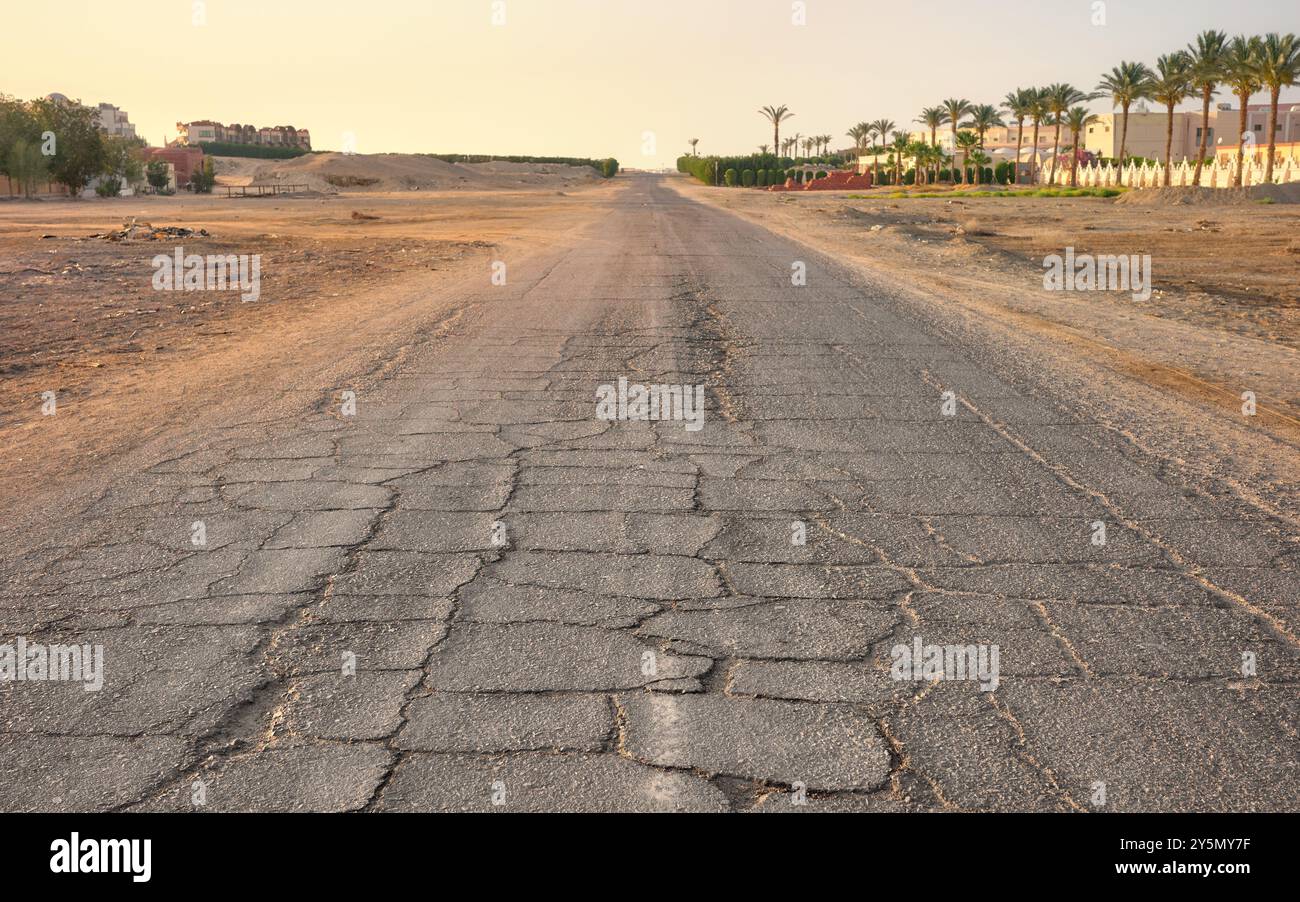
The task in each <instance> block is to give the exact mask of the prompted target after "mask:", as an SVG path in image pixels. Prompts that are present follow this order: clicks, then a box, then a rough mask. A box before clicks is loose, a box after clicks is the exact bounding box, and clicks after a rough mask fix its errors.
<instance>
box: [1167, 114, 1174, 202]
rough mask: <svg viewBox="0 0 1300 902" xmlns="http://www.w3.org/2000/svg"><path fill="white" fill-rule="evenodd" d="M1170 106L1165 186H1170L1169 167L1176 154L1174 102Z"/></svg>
mask: <svg viewBox="0 0 1300 902" xmlns="http://www.w3.org/2000/svg"><path fill="white" fill-rule="evenodd" d="M1166 105H1167V106H1168V108H1169V109H1168V111H1167V112H1168V115H1167V116H1165V187H1166V188H1168V187H1169V168H1170V166H1171V165H1172V163H1173V155H1174V104H1172V103H1170V104H1166Z"/></svg>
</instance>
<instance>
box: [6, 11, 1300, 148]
mask: <svg viewBox="0 0 1300 902" xmlns="http://www.w3.org/2000/svg"><path fill="white" fill-rule="evenodd" d="M804 2H805V7H804V8H805V10H806V24H803V25H798V24H795V19H796V9H795V4H794V2H792V0H504V11H505V24H503V25H494V24H493V21H492V19H493V15H494V12H496V11H497V7H495V6H494V2H493V0H368V2H360V0H206V2H204V3H201V4H198V5H201V6H203V7H204V13H205V15H206V21H207V24H206V25H194V24H192V19H193V16H194V7H195V5H196V4H195V3H194V2H193V0H64V2H61V3H57V4H55V3H29V4H6V5H7V6H9V7H10V8H7V9H6V10H5V11H4V13H3V17H2V18H0V22H2V23H3V25H0V27H2V28H3V30H4V32H6V33H7V35H8V38H7V39H6V42H5V45H6V46H5V56H6V58H5V61H4V66H3V70H0V72H2V76H3V80H0V92H4V93H7V94H13V95H17V96H19V97H24V98H30V97H36V96H41V95H44V94H48V93H50V92H51V91H58V92H61V93H63V94H67V95H68V96H69V97H73V98H79V99H81V100H82V101H83V102H85V103H90V104H94V103H98V102H100V101H106V102H109V103H114V104H117V105H118V106H121V107H122V108H124V109H125V110H126V111H127V112H128V114H129V115H130V117H131V121H132V122H134V123H135V124H136V126H137V128H138V129H139V130H140V132H141V133H142V134H143V135H144V136H145V137H146V138H148V139H149V140H150V141H151V142H152V143H155V144H157V143H160V142H161V141H162V140H163V139H164V138H171V137H173V136H174V134H175V123H176V122H177V121H180V120H184V121H189V120H193V119H217V120H219V121H222V122H240V123H245V124H248V123H251V124H254V125H258V126H265V125H294V126H296V127H298V128H308V129H310V130H311V133H312V140H313V145H314V146H315V147H316V148H317V149H326V150H328V149H338V148H339V147H340V146H341V144H342V141H343V134H344V133H345V132H352V133H354V134H355V135H356V142H357V150H358V151H359V152H361V153H378V152H384V151H406V152H415V151H428V152H436V153H453V152H460V153H498V154H510V153H518V154H546V155H572V156H592V157H603V156H616V157H618V158H619V160H620V161H621V162H622V163H623V165H624V166H625V167H629V166H631V167H649V166H661V165H671V164H672V161H673V160H674V159H675V158H676V157H677V156H678V155H679V154H681V153H684V152H686V150H687V146H686V140H687V139H688V138H692V137H698V138H700V139H701V142H700V151H701V152H702V153H708V152H723V153H743V152H748V151H751V150H756V149H757V146H758V145H759V144H762V143H770V142H771V139H772V134H771V129H770V128H769V127H768V126H767V125H766V124H765V122H764V121H763V120H762V119H761V118H760V117H759V116H758V114H757V112H756V111H757V109H758V107H760V106H762V105H764V104H768V103H771V104H782V103H784V104H787V105H789V106H790V107H791V108H792V109H793V110H794V111H795V113H796V117H795V118H794V119H792V120H791V121H790V123H789V125H788V126H787V128H788V130H789V132H790V133H793V132H795V131H798V132H801V133H803V134H805V135H806V134H832V135H835V136H836V143H837V144H838V145H841V146H843V145H847V144H848V143H849V141H848V139H846V138H844V132H845V131H846V130H847V129H848V127H849V126H851V125H852V124H853V123H855V122H858V121H860V120H862V119H879V118H882V117H887V118H891V119H894V120H895V121H896V122H898V123H899V125H904V124H906V123H908V122H910V121H911V120H912V119H913V118H914V117H915V116H916V115H917V113H918V112H919V110H920V109H921V107H923V106H928V105H933V104H936V103H938V102H939V101H940V100H942V99H943V98H944V97H948V96H954V95H956V96H964V97H967V98H968V99H970V100H972V101H974V102H977V103H994V104H996V103H998V102H999V101H1000V100H1001V99H1002V97H1003V96H1004V95H1005V94H1006V93H1007V92H1008V91H1010V90H1011V89H1013V88H1015V87H1017V86H1022V85H1023V86H1030V85H1036V84H1045V83H1048V82H1052V81H1069V82H1073V83H1074V84H1076V85H1077V86H1079V87H1081V88H1086V89H1091V88H1092V87H1093V86H1094V85H1095V83H1096V81H1097V77H1098V76H1099V75H1100V73H1101V72H1102V71H1104V70H1107V69H1109V68H1110V67H1111V66H1113V65H1115V64H1116V63H1118V62H1119V61H1120V60H1122V59H1141V60H1144V61H1146V62H1147V63H1148V64H1150V63H1152V62H1154V60H1155V57H1156V55H1157V54H1159V53H1165V52H1169V51H1172V50H1175V49H1178V48H1180V47H1182V46H1183V45H1184V44H1186V43H1187V42H1188V41H1190V40H1191V39H1192V38H1193V37H1194V36H1195V34H1196V33H1197V32H1198V31H1200V30H1203V29H1205V28H1219V29H1222V30H1225V31H1228V32H1229V33H1236V32H1247V33H1256V32H1264V31H1283V32H1286V31H1291V32H1300V4H1298V3H1295V2H1294V0H1288V2H1282V0H1245V2H1240V3H1235V4H1225V3H1223V2H1221V0H1213V2H1211V0H1146V2H1138V0H1109V2H1107V3H1106V23H1105V24H1104V25H1094V24H1092V18H1093V14H1094V10H1093V6H1094V4H1093V2H1092V0H996V2H994V0H990V2H987V3H972V2H970V0H962V2H958V0H951V2H949V0H912V2H896V3H884V2H874V0H873V2H867V0H804ZM14 36H21V39H19V40H14V39H13V38H14ZM1284 97H1287V98H1288V99H1292V100H1295V99H1300V93H1297V92H1296V91H1294V90H1293V91H1290V92H1288V93H1287V94H1286V95H1284ZM1225 99H1228V98H1225ZM1265 99H1266V98H1265V97H1264V96H1263V95H1260V96H1259V97H1257V98H1256V102H1262V101H1263V100H1265ZM1095 107H1096V108H1097V109H1105V108H1108V107H1107V104H1106V103H1105V102H1104V101H1100V102H1098V103H1097V104H1095ZM647 132H651V133H653V136H654V142H653V147H651V146H649V145H648V144H647V141H646V134H645V133H647ZM645 150H649V151H650V152H649V153H645V152H644V151H645Z"/></svg>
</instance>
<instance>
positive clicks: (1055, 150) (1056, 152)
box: [1047, 113, 1061, 186]
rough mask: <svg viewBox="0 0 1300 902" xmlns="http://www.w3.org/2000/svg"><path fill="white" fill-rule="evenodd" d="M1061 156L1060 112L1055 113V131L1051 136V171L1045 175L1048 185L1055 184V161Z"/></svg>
mask: <svg viewBox="0 0 1300 902" xmlns="http://www.w3.org/2000/svg"><path fill="white" fill-rule="evenodd" d="M1060 158H1061V114H1060V113H1057V114H1056V132H1055V134H1054V135H1053V136H1052V172H1051V175H1049V176H1048V177H1047V184H1048V185H1049V186H1051V185H1055V184H1056V161H1057V160H1059V159H1060Z"/></svg>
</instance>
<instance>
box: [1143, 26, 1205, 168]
mask: <svg viewBox="0 0 1300 902" xmlns="http://www.w3.org/2000/svg"><path fill="white" fill-rule="evenodd" d="M1195 74H1196V73H1195V70H1194V69H1193V68H1192V58H1191V56H1190V55H1189V54H1187V53H1185V52H1183V51H1182V50H1179V51H1178V52H1177V53H1166V54H1165V55H1164V56H1161V57H1160V58H1159V59H1158V60H1156V71H1155V73H1154V74H1153V76H1152V78H1151V97H1152V99H1153V100H1156V101H1159V102H1160V103H1163V104H1164V105H1165V175H1164V186H1165V187H1166V188H1168V187H1169V166H1170V162H1171V158H1172V155H1173V152H1174V107H1176V106H1178V104H1180V103H1182V102H1183V101H1184V100H1186V99H1187V98H1188V97H1190V96H1191V95H1192V94H1193V92H1194V91H1195V90H1196V87H1195Z"/></svg>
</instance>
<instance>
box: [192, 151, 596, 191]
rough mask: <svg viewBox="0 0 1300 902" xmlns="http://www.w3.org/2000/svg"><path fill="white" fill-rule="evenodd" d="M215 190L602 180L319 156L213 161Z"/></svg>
mask: <svg viewBox="0 0 1300 902" xmlns="http://www.w3.org/2000/svg"><path fill="white" fill-rule="evenodd" d="M214 159H215V160H216V163H215V166H216V172H217V183H218V184H219V185H235V186H238V185H272V184H277V183H279V184H298V185H303V186H305V187H306V189H307V190H309V191H318V192H322V193H336V192H338V191H365V192H375V191H380V192H388V191H500V190H518V189H520V188H536V189H544V188H552V189H555V190H565V189H569V188H576V187H580V186H582V185H588V184H590V183H592V182H595V181H597V180H598V179H599V178H600V175H599V174H598V173H597V172H596V170H594V169H592V168H591V167H590V166H564V165H559V164H551V163H510V162H505V161H494V162H490V163H446V162H444V161H442V160H439V159H435V158H434V157H428V156H421V155H419V154H395V153H385V154H341V153H317V154H308V155H306V156H302V157H296V158H294V159H292V160H253V159H245V158H240V157H215V158H214Z"/></svg>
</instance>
